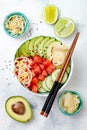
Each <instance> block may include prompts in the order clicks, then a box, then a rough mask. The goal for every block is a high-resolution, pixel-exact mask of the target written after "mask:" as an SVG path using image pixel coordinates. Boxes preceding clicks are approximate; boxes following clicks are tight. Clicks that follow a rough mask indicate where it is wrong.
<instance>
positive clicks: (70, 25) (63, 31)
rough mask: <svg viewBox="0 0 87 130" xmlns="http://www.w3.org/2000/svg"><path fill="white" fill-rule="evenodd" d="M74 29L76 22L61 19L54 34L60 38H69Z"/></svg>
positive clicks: (55, 27)
mask: <svg viewBox="0 0 87 130" xmlns="http://www.w3.org/2000/svg"><path fill="white" fill-rule="evenodd" d="M74 29H75V25H74V22H73V20H72V19H70V18H61V19H60V20H59V21H58V22H57V23H56V24H55V26H54V32H55V34H56V35H57V36H59V37H68V36H69V35H71V34H72V33H73V31H74Z"/></svg>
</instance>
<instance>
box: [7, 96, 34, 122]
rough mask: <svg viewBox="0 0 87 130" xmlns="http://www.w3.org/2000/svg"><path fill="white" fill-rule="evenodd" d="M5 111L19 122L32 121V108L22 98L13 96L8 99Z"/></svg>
mask: <svg viewBox="0 0 87 130" xmlns="http://www.w3.org/2000/svg"><path fill="white" fill-rule="evenodd" d="M5 109H6V112H7V113H8V115H9V116H10V117H11V118H13V119H14V120H16V121H18V122H27V121H29V120H31V119H32V115H33V112H32V108H31V106H30V104H29V102H28V101H27V100H26V99H25V98H24V97H22V96H12V97H10V98H8V99H7V101H6V103H5Z"/></svg>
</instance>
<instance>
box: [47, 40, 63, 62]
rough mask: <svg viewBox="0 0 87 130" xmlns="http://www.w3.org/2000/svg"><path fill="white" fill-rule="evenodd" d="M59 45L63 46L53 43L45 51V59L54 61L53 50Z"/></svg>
mask: <svg viewBox="0 0 87 130" xmlns="http://www.w3.org/2000/svg"><path fill="white" fill-rule="evenodd" d="M58 44H61V42H60V41H57V40H56V41H53V42H51V43H50V44H49V45H48V47H47V49H46V51H45V58H48V59H49V60H52V49H53V47H54V46H57V45H58Z"/></svg>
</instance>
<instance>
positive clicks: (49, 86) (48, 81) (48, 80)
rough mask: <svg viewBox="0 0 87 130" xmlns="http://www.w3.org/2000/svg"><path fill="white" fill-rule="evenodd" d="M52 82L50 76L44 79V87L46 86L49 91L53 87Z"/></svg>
mask: <svg viewBox="0 0 87 130" xmlns="http://www.w3.org/2000/svg"><path fill="white" fill-rule="evenodd" d="M53 83H54V82H53V81H52V78H51V76H48V77H47V78H46V85H47V87H48V88H49V89H50V90H51V88H52V86H53Z"/></svg>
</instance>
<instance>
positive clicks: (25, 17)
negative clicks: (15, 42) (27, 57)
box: [3, 12, 29, 38]
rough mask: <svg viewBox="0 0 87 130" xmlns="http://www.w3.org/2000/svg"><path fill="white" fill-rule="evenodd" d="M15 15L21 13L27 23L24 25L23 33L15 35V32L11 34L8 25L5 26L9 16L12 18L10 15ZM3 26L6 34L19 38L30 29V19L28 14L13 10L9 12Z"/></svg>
mask: <svg viewBox="0 0 87 130" xmlns="http://www.w3.org/2000/svg"><path fill="white" fill-rule="evenodd" d="M13 15H19V16H21V17H23V18H24V20H25V23H26V25H25V27H24V31H23V33H22V34H20V35H13V34H11V33H10V32H9V31H8V29H7V28H6V26H5V23H6V21H7V20H8V18H10V17H11V16H13ZM3 27H4V30H5V32H6V34H8V35H9V36H10V37H13V38H19V37H21V36H23V35H24V34H25V33H26V32H27V31H28V29H29V20H28V18H27V16H26V15H25V14H23V13H21V12H11V13H9V14H8V15H7V16H6V17H5V19H4V22H3Z"/></svg>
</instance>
